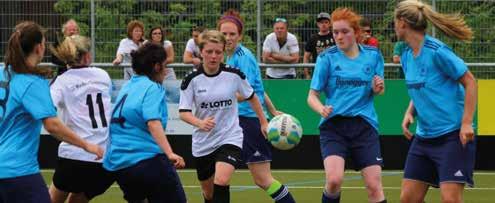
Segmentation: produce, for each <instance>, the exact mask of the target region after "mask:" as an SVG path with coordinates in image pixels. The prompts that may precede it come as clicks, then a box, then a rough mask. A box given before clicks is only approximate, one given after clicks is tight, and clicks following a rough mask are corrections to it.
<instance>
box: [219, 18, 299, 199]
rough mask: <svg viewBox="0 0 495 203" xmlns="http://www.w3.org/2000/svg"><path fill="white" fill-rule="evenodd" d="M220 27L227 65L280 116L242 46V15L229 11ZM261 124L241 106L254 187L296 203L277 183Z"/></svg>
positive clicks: (246, 155)
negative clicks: (225, 41)
mask: <svg viewBox="0 0 495 203" xmlns="http://www.w3.org/2000/svg"><path fill="white" fill-rule="evenodd" d="M217 27H218V29H219V30H220V32H222V33H223V34H224V35H225V38H226V40H227V44H226V52H227V60H226V61H227V64H229V65H231V66H232V67H234V68H238V69H239V70H240V71H241V72H242V73H244V74H245V75H246V77H247V80H248V81H249V84H250V85H251V87H252V88H253V89H254V91H255V93H256V95H257V96H258V98H259V99H260V102H261V104H266V106H267V109H268V110H269V111H270V113H271V114H272V115H278V114H280V112H278V111H277V110H276V109H275V107H274V106H273V104H272V102H271V101H270V98H269V97H268V95H267V94H266V93H265V92H264V89H263V83H262V80H261V73H260V68H259V66H258V63H257V62H256V59H255V58H254V56H253V54H252V53H251V51H249V49H247V48H245V47H244V46H242V44H240V41H241V39H242V31H243V28H244V23H243V21H242V19H241V17H240V15H239V12H237V11H235V10H228V11H226V12H225V14H224V15H223V16H222V17H221V18H220V19H219V20H218V23H217ZM259 123H260V122H259V119H258V117H256V113H255V112H254V111H253V109H252V108H251V107H250V106H249V105H248V104H247V103H246V102H241V103H240V104H239V124H240V126H241V128H242V130H243V134H244V141H243V146H242V159H243V161H244V162H245V163H246V164H247V165H248V168H249V171H250V172H251V175H252V176H253V180H254V183H255V184H256V185H258V186H259V187H260V188H262V189H263V190H265V191H266V192H267V193H268V195H269V196H270V197H272V198H273V199H274V200H275V202H294V198H293V197H292V195H291V193H290V192H289V191H288V189H287V187H286V186H285V185H282V184H281V183H280V182H279V181H277V180H275V179H274V178H273V176H272V174H271V171H270V161H271V160H272V152H271V145H270V143H269V142H268V141H267V140H266V137H265V136H264V135H263V133H262V131H261V126H260V124H259Z"/></svg>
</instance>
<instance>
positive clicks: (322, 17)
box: [316, 12, 330, 22]
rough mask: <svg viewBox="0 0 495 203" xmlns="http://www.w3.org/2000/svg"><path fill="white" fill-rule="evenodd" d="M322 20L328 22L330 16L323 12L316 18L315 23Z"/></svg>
mask: <svg viewBox="0 0 495 203" xmlns="http://www.w3.org/2000/svg"><path fill="white" fill-rule="evenodd" d="M323 19H327V20H330V14H328V13H325V12H321V13H320V14H318V17H316V22H318V21H320V20H323Z"/></svg>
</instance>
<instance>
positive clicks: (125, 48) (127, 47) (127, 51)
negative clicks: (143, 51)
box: [117, 38, 141, 63]
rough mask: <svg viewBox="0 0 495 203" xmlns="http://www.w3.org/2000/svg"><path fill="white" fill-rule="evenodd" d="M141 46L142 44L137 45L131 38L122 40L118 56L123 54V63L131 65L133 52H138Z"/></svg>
mask: <svg viewBox="0 0 495 203" xmlns="http://www.w3.org/2000/svg"><path fill="white" fill-rule="evenodd" d="M139 46H141V43H139V44H136V43H134V41H132V40H131V39H129V38H124V39H122V40H120V43H119V47H118V48H117V54H122V56H123V58H122V63H131V61H132V60H131V59H132V58H131V52H132V51H134V50H137V49H138V48H139Z"/></svg>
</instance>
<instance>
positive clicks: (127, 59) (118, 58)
mask: <svg viewBox="0 0 495 203" xmlns="http://www.w3.org/2000/svg"><path fill="white" fill-rule="evenodd" d="M143 36H144V24H143V23H142V22H141V21H138V20H133V21H131V22H129V23H128V24H127V37H126V38H124V39H122V40H120V43H119V47H118V48H117V54H115V59H114V60H113V62H112V63H113V65H119V64H121V63H131V52H132V51H134V50H137V49H138V47H139V46H141V45H142V44H143V42H144V38H143ZM132 75H134V72H133V70H132V68H131V67H124V80H129V79H130V78H131V76H132Z"/></svg>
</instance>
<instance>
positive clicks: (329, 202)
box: [321, 191, 340, 203]
mask: <svg viewBox="0 0 495 203" xmlns="http://www.w3.org/2000/svg"><path fill="white" fill-rule="evenodd" d="M321 202H322V203H340V192H336V193H333V194H328V193H327V191H323V195H321Z"/></svg>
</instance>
